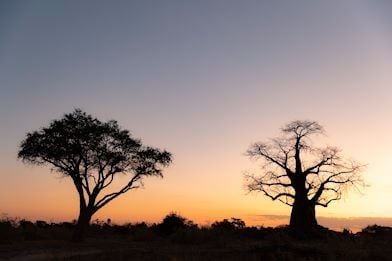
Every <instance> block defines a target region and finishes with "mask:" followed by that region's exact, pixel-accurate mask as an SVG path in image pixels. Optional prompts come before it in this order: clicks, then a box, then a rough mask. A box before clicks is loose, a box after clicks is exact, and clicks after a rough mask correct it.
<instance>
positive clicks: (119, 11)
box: [0, 0, 392, 226]
mask: <svg viewBox="0 0 392 261" xmlns="http://www.w3.org/2000/svg"><path fill="white" fill-rule="evenodd" d="M391 11H392V3H391V2H390V1H361V0H358V1H295V2H294V1H252V0H245V1H231V0H216V1H171V0H168V1H57V0H55V1H53V0H50V1H49V0H47V1H46V0H39V1H19V0H16V1H15V0H13V1H7V0H6V1H1V3H0V122H1V127H0V179H1V182H0V214H2V215H8V216H11V217H20V218H28V219H33V220H34V219H44V220H53V221H57V220H71V219H73V218H76V216H77V211H78V205H77V204H78V200H77V194H76V193H75V189H74V188H73V186H72V184H71V182H70V180H68V179H66V178H64V177H61V176H60V175H58V174H56V173H53V172H51V171H50V169H49V168H48V167H33V166H29V165H25V164H23V163H22V162H21V161H19V160H18V159H17V151H18V147H19V145H20V142H21V141H22V140H23V138H24V137H25V135H26V133H27V132H29V131H33V130H36V129H39V128H40V127H43V126H47V125H48V123H49V122H50V121H51V120H53V119H57V118H60V117H61V116H62V115H63V114H64V113H67V112H71V111H72V110H73V109H74V108H81V109H83V110H85V111H86V112H88V113H91V114H93V115H94V116H96V117H98V118H99V119H102V120H110V119H115V120H117V121H118V122H119V124H120V125H121V126H122V127H123V128H125V129H128V130H130V131H131V133H132V135H133V136H134V137H139V138H141V139H142V140H143V142H144V143H145V144H146V145H151V146H155V147H159V148H163V149H167V150H168V151H170V152H172V153H173V163H172V165H171V166H170V167H169V168H167V169H165V171H164V178H163V179H161V178H148V179H146V180H145V182H144V183H145V188H144V189H141V190H135V191H131V192H129V193H127V194H126V195H123V196H122V197H120V198H118V199H117V200H115V201H113V202H112V203H110V204H109V205H107V206H106V207H105V208H103V209H102V210H100V211H99V212H98V213H97V214H96V215H95V216H94V218H100V219H106V218H111V219H112V220H113V221H115V222H119V223H121V222H128V221H129V222H135V221H142V220H145V221H148V222H157V221H159V220H160V219H162V217H163V216H164V215H165V214H167V213H169V212H171V211H174V212H177V213H179V214H181V215H183V216H186V217H187V218H189V219H191V220H194V221H195V222H198V223H201V224H208V223H211V222H213V221H214V220H218V219H223V218H230V217H239V218H242V219H244V220H245V221H246V222H247V223H248V224H252V225H276V224H277V223H276V222H278V223H279V222H281V223H285V222H287V218H284V217H287V216H288V215H289V214H290V208H289V207H286V206H284V205H282V204H281V203H279V202H272V201H271V200H270V199H268V198H265V197H263V196H262V195H261V194H257V193H254V194H253V193H252V194H249V193H247V192H246V190H245V186H244V178H243V175H244V172H246V171H248V170H249V169H252V170H253V169H255V170H256V171H257V167H258V165H257V163H255V162H252V161H250V160H249V159H248V158H247V157H246V156H245V151H246V149H247V148H248V147H249V145H250V144H251V143H252V142H255V141H265V140H267V139H268V138H272V137H276V136H278V135H279V130H280V128H281V127H282V126H283V125H284V124H286V123H288V122H290V121H292V120H297V119H299V120H315V121H318V122H319V123H320V124H321V125H323V126H324V128H325V129H326V131H327V134H328V136H327V139H326V140H327V143H328V144H329V145H336V146H338V147H340V148H341V149H342V151H343V154H344V155H346V156H347V157H349V158H353V159H355V160H357V161H359V162H361V163H363V164H366V165H367V167H366V169H365V171H364V173H363V175H364V178H365V179H366V181H367V183H368V184H369V185H370V186H369V187H368V188H366V189H365V190H364V191H363V192H362V193H358V192H355V191H349V192H348V193H347V194H346V196H345V197H344V199H343V200H341V201H339V202H337V203H334V204H331V205H330V206H329V207H328V208H326V209H325V208H318V209H317V215H318V216H320V217H323V218H322V220H324V221H323V222H324V223H325V224H327V225H328V224H332V223H333V222H335V223H336V220H346V221H347V220H349V221H350V220H354V219H360V220H361V222H362V223H361V225H362V224H366V222H367V221H363V220H368V222H369V223H374V222H375V220H378V221H380V222H381V221H382V222H384V223H388V222H389V223H388V224H390V225H392V204H390V198H392V190H391V189H390V188H391V187H392V170H391V168H390V157H391V153H390V148H391V147H392V137H391V134H392V121H391V115H392V114H391V113H392V87H391V84H392V73H391V68H392V16H390V13H391ZM276 217H279V218H276ZM282 217H283V218H282ZM390 218H391V219H390ZM277 220H278V221H277ZM325 220H327V221H328V220H330V221H331V220H333V222H332V221H331V222H332V223H331V222H330V223H328V222H327V221H325ZM335 223H333V224H334V225H336V224H335ZM342 223H344V222H342ZM339 224H341V223H339V222H338V225H337V226H339ZM350 224H351V223H350V222H346V223H344V226H350ZM334 225H331V226H334ZM342 226H343V225H342ZM353 226H354V225H353Z"/></svg>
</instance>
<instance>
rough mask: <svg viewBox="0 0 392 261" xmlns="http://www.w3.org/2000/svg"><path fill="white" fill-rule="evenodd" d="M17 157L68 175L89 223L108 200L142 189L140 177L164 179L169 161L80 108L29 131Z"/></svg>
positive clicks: (165, 155)
mask: <svg viewBox="0 0 392 261" xmlns="http://www.w3.org/2000/svg"><path fill="white" fill-rule="evenodd" d="M18 157H19V158H20V159H22V160H23V161H25V162H28V163H31V164H35V165H44V164H49V165H50V166H51V167H52V170H53V171H55V172H59V173H61V174H63V175H65V176H67V177H70V178H71V179H72V181H73V184H74V185H75V188H76V190H77V192H78V194H79V198H80V210H81V215H82V216H83V215H87V216H88V217H89V218H87V219H88V221H89V220H90V218H91V215H92V214H93V213H95V212H96V211H97V210H98V209H100V208H102V207H103V206H105V205H106V204H107V203H109V202H110V201H111V200H113V199H115V198H116V197H118V196H119V195H121V194H123V193H125V192H127V191H129V190H131V189H135V188H139V187H141V186H142V184H143V183H142V180H143V178H144V177H146V176H160V177H162V170H163V168H164V167H167V166H168V165H169V164H170V162H171V160H172V156H171V154H170V153H169V152H167V151H165V150H159V149H156V148H153V147H149V146H144V145H143V144H142V142H141V140H140V139H135V138H132V137H131V134H130V133H129V131H128V130H125V129H122V128H120V126H119V125H118V123H117V122H116V121H114V120H110V121H107V122H102V121H100V120H98V119H97V118H94V117H93V116H91V115H88V114H87V113H85V112H83V111H82V110H80V109H76V110H75V111H73V112H72V113H68V114H65V115H64V117H63V118H61V119H59V120H53V121H52V122H51V123H50V125H49V127H44V128H41V129H40V130H37V131H34V132H30V133H28V134H27V137H26V138H25V139H24V140H23V142H22V143H21V146H20V150H19V153H18ZM123 176H126V177H128V178H127V181H126V182H125V184H123V185H122V187H120V189H118V190H110V185H111V184H113V182H114V181H115V180H116V179H117V178H119V177H123ZM118 180H119V179H118ZM104 190H105V192H106V191H109V192H107V193H103V191H104ZM83 213H84V214H83ZM79 219H80V217H79Z"/></svg>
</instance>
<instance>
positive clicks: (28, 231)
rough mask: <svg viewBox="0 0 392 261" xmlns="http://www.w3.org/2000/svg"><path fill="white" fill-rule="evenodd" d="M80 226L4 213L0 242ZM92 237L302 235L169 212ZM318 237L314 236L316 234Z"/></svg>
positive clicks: (97, 225) (95, 229)
mask: <svg viewBox="0 0 392 261" xmlns="http://www.w3.org/2000/svg"><path fill="white" fill-rule="evenodd" d="M75 228H76V221H73V222H59V223H48V222H46V221H42V220H37V221H35V222H31V221H28V220H25V219H21V220H18V219H17V218H9V217H3V218H2V219H1V220H0V243H10V242H13V241H20V240H27V241H28V240H69V239H71V237H72V233H73V232H74V230H75ZM87 232H88V233H87V235H88V237H90V238H96V237H112V236H120V237H130V239H132V240H136V241H138V240H140V241H149V240H159V239H163V238H166V239H170V240H172V241H173V242H179V243H205V242H211V241H217V240H220V241H222V240H231V241H233V240H262V239H266V238H268V239H273V240H274V239H276V238H279V240H282V239H284V240H286V239H287V240H288V238H290V237H294V236H295V238H296V239H298V235H297V234H296V235H292V234H291V233H292V231H291V230H290V229H289V227H288V226H278V227H275V228H272V227H263V226H246V224H245V222H244V221H243V220H241V219H239V218H230V219H223V220H221V221H215V222H213V223H212V224H211V225H208V226H200V225H197V224H195V223H194V222H193V221H191V220H189V219H187V218H185V217H183V216H181V215H179V214H176V213H170V214H168V215H166V216H165V217H164V218H163V220H162V221H161V222H159V223H153V224H147V223H146V222H139V223H127V224H123V225H118V224H114V223H112V221H111V220H110V219H107V220H106V221H102V220H98V219H96V220H94V221H93V222H92V223H91V225H90V226H89V229H88V231H87ZM317 237H318V238H319V239H325V238H331V237H333V238H339V237H346V238H353V239H354V238H360V237H377V238H390V239H392V228H390V227H384V226H378V225H372V226H368V227H366V228H364V229H362V230H361V231H360V232H357V233H352V232H351V231H350V230H348V229H345V230H343V231H342V232H336V231H332V230H329V229H327V228H323V227H321V226H320V227H319V234H318V235H317ZM303 239H306V238H303ZM312 240H314V237H312Z"/></svg>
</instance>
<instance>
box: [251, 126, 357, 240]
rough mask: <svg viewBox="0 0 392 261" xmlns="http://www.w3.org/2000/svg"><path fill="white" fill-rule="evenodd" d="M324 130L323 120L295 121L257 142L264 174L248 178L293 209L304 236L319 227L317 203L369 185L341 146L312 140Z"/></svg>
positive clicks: (254, 149)
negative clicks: (320, 145)
mask: <svg viewBox="0 0 392 261" xmlns="http://www.w3.org/2000/svg"><path fill="white" fill-rule="evenodd" d="M323 133H324V129H323V127H322V126H320V125H319V124H318V123H317V122H314V121H293V122H291V123H289V124H287V125H286V126H285V127H283V128H282V136H281V137H280V138H275V139H271V140H270V141H268V142H257V143H254V144H253V145H251V147H250V148H249V149H248V151H247V155H248V156H250V157H251V158H253V159H257V160H261V161H262V162H263V164H262V174H261V175H254V174H247V175H246V176H245V179H246V185H247V189H248V191H256V192H257V191H258V192H262V193H263V194H264V195H265V196H267V197H269V198H271V199H272V200H279V201H280V202H282V203H284V204H286V205H289V206H290V207H292V210H291V216H290V228H292V229H293V230H294V231H296V232H298V233H301V234H310V233H312V232H313V231H314V230H315V229H316V228H317V220H316V214H315V207H316V206H323V207H327V206H328V205H329V204H330V203H331V202H333V201H335V200H339V199H341V196H342V193H343V192H344V191H345V190H346V189H347V188H348V187H350V186H355V187H357V186H363V185H364V183H363V180H362V178H361V170H362V166H361V165H360V164H358V163H356V162H354V161H349V160H345V159H343V158H342V156H341V155H340V151H339V149H337V148H336V147H324V148H317V147H315V146H314V145H313V143H312V140H311V138H312V137H313V136H316V135H318V134H323Z"/></svg>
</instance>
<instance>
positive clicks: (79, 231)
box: [72, 208, 94, 242]
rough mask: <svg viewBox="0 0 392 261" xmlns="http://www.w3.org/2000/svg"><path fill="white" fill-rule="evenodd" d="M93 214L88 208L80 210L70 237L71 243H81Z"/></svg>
mask: <svg viewBox="0 0 392 261" xmlns="http://www.w3.org/2000/svg"><path fill="white" fill-rule="evenodd" d="M93 214H94V212H93V211H91V210H90V209H88V208H80V212H79V218H78V221H77V223H76V227H75V231H74V233H73V235H72V241H74V242H80V241H83V239H84V237H85V235H86V231H87V229H88V227H89V225H90V221H91V217H92V215H93Z"/></svg>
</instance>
